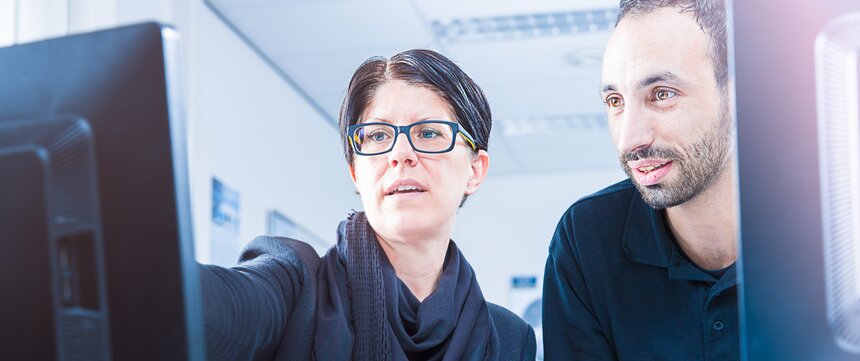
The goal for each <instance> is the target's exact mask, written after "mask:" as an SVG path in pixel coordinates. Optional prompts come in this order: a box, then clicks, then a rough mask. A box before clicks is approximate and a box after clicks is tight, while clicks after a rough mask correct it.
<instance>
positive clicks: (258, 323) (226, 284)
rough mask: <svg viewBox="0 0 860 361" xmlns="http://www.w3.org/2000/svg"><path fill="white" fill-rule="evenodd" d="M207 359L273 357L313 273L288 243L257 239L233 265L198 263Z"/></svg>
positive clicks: (258, 358) (261, 358)
mask: <svg viewBox="0 0 860 361" xmlns="http://www.w3.org/2000/svg"><path fill="white" fill-rule="evenodd" d="M199 271H200V280H201V286H202V293H203V305H204V325H205V333H206V351H207V358H208V359H209V360H266V359H272V358H273V357H274V354H275V352H276V351H277V349H278V345H279V343H280V341H281V338H282V337H283V332H284V326H285V325H286V324H287V322H288V320H289V317H290V315H291V313H292V311H293V309H294V308H295V305H296V304H297V303H298V301H299V299H298V298H299V297H300V295H301V292H302V286H303V283H304V280H305V278H306V277H308V276H310V275H309V274H307V273H309V272H308V271H307V267H305V266H304V265H303V263H302V261H301V258H300V257H299V255H298V254H297V253H296V252H295V250H293V249H292V248H291V247H290V245H289V244H287V243H285V242H283V241H279V239H278V238H274V237H258V238H256V239H254V240H253V241H252V242H251V243H249V244H248V246H247V247H246V248H245V250H244V251H243V253H242V256H241V259H240V261H239V264H238V265H237V266H234V267H229V268H225V267H220V266H214V265H203V264H201V265H199Z"/></svg>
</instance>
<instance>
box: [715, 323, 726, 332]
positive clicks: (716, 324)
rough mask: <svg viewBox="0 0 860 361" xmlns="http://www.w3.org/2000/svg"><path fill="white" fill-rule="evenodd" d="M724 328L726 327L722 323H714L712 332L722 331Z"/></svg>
mask: <svg viewBox="0 0 860 361" xmlns="http://www.w3.org/2000/svg"><path fill="white" fill-rule="evenodd" d="M724 327H726V325H725V324H723V321H717V322H714V330H717V331H722V330H723V328H724Z"/></svg>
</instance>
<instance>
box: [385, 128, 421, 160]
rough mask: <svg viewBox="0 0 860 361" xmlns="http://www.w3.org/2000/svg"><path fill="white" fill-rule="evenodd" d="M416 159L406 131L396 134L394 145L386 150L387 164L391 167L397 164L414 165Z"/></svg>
mask: <svg viewBox="0 0 860 361" xmlns="http://www.w3.org/2000/svg"><path fill="white" fill-rule="evenodd" d="M417 161H418V159H417V154H415V149H413V148H412V144H409V139H408V138H407V137H406V133H400V134H398V135H397V138H396V139H395V142H394V147H393V148H391V151H390V152H388V164H389V165H390V166H391V167H396V166H397V165H398V164H403V165H404V166H414V165H415V163H416V162H417Z"/></svg>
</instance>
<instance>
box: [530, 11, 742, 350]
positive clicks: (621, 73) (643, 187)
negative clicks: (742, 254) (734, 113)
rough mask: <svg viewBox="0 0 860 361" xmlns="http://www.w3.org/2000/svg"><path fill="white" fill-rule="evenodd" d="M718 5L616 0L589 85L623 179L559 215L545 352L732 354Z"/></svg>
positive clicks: (725, 84) (547, 293)
mask: <svg viewBox="0 0 860 361" xmlns="http://www.w3.org/2000/svg"><path fill="white" fill-rule="evenodd" d="M725 16H726V14H725V4H724V3H723V2H722V0H622V1H621V11H620V13H619V16H618V22H617V25H616V28H615V30H614V31H613V33H612V35H611V37H610V40H609V43H608V45H607V48H606V53H605V55H604V62H603V85H602V89H601V97H602V98H603V100H604V102H605V103H606V109H607V111H608V122H609V129H610V132H611V135H612V140H613V142H614V144H615V146H616V148H617V150H618V154H619V159H620V161H621V166H622V168H623V169H624V171H625V172H626V173H627V175H628V177H629V179H627V180H625V181H622V182H620V183H617V184H615V185H612V186H610V187H608V188H606V189H604V190H601V191H599V192H597V193H595V194H592V195H590V196H587V197H585V198H583V199H580V200H579V201H577V202H576V203H575V204H573V206H571V207H570V209H568V211H567V212H566V213H565V214H564V216H563V217H562V219H561V221H560V222H559V225H558V228H557V229H556V232H555V235H554V237H553V240H552V244H551V245H550V255H549V258H548V260H547V265H546V276H545V281H544V301H543V305H544V314H543V329H544V332H543V335H544V336H543V337H544V345H545V346H544V348H545V351H544V352H545V355H546V359H548V360H560V359H586V360H613V359H621V360H735V359H738V357H739V356H738V354H739V339H738V311H737V310H738V308H737V300H736V298H737V287H736V284H737V282H736V276H735V265H734V263H735V260H736V259H737V234H738V221H737V214H736V213H737V205H736V198H737V189H736V188H737V187H736V185H735V180H734V169H735V163H736V159H735V156H734V145H733V144H734V142H733V139H734V135H733V133H734V127H733V124H732V120H731V115H730V111H729V76H728V69H727V68H728V67H727V55H726V53H727V52H726V18H725Z"/></svg>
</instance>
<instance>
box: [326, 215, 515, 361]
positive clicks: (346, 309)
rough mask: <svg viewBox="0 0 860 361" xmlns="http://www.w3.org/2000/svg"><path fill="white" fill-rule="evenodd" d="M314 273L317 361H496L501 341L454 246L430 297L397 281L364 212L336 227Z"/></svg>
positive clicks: (351, 216) (482, 298)
mask: <svg viewBox="0 0 860 361" xmlns="http://www.w3.org/2000/svg"><path fill="white" fill-rule="evenodd" d="M323 261H324V262H323V263H322V264H321V265H320V267H321V270H320V272H319V274H318V277H319V278H318V281H319V290H318V292H319V294H320V297H318V298H317V320H316V334H315V337H314V339H315V341H314V344H315V346H314V349H315V350H314V353H315V356H316V359H317V360H356V361H365V360H368V361H377V360H378V361H407V360H442V361H449V360H451V361H453V360H476V361H477V360H491V361H495V360H498V359H499V336H498V334H497V333H496V328H495V326H494V325H493V321H492V319H490V314H489V310H488V308H487V302H486V301H485V300H484V296H483V294H482V293H481V289H480V287H478V282H477V280H476V279H475V273H474V272H473V271H472V267H471V266H470V265H469V263H468V262H466V259H465V258H464V257H463V255H462V254H461V253H460V250H459V249H458V248H457V246H456V245H455V244H454V242H453V241H451V242H450V243H449V245H448V252H447V254H446V256H445V263H444V265H443V268H442V275H441V276H440V279H439V284H438V286H437V288H436V290H435V291H433V293H432V294H431V295H430V296H428V297H427V298H426V299H424V301H423V302H419V301H418V299H416V298H415V296H414V295H413V294H412V292H410V291H409V289H408V288H407V287H406V285H405V284H403V282H401V281H400V280H399V279H398V278H397V276H396V274H395V272H394V268H393V267H392V266H391V264H390V263H389V261H388V258H387V257H386V256H385V252H384V251H382V249H381V248H380V246H379V243H378V241H377V240H376V235H375V233H374V232H373V229H372V228H371V227H370V224H368V223H367V218H366V216H365V215H364V213H363V212H358V213H354V214H352V215H350V217H349V218H348V219H347V220H345V221H343V222H341V224H340V226H339V227H338V244H337V246H336V247H333V248H332V249H331V250H329V252H328V253H327V254H326V256H325V257H324V258H323Z"/></svg>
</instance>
